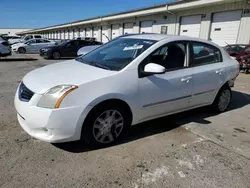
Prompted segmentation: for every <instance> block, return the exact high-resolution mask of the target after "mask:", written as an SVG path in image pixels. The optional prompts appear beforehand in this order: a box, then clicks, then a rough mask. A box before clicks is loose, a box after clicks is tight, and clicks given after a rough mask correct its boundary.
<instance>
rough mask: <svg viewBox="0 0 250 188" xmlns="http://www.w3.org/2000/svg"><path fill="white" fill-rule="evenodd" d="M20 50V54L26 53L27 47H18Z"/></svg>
mask: <svg viewBox="0 0 250 188" xmlns="http://www.w3.org/2000/svg"><path fill="white" fill-rule="evenodd" d="M18 52H19V53H20V54H24V53H26V49H25V48H22V47H21V48H18Z"/></svg>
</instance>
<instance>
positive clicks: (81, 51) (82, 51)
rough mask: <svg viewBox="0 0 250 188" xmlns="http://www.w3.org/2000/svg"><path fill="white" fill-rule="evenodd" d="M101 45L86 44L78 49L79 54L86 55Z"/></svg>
mask: <svg viewBox="0 0 250 188" xmlns="http://www.w3.org/2000/svg"><path fill="white" fill-rule="evenodd" d="M100 46H101V45H92V46H84V47H82V48H80V49H79V50H78V51H77V56H81V55H85V54H87V53H89V52H91V51H92V50H94V49H96V48H98V47H100Z"/></svg>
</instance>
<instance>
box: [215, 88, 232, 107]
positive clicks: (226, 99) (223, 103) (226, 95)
mask: <svg viewBox="0 0 250 188" xmlns="http://www.w3.org/2000/svg"><path fill="white" fill-rule="evenodd" d="M230 101H231V92H230V91H229V90H228V89H225V90H224V91H222V93H221V95H220V97H219V101H218V108H219V110H220V111H221V112H223V111H225V110H226V109H227V107H228V105H229V103H230Z"/></svg>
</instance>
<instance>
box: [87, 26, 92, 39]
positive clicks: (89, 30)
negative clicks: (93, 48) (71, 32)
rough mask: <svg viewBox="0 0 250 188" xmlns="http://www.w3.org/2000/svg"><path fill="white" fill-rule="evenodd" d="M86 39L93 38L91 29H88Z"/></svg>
mask: <svg viewBox="0 0 250 188" xmlns="http://www.w3.org/2000/svg"><path fill="white" fill-rule="evenodd" d="M86 37H92V34H91V28H87V29H86Z"/></svg>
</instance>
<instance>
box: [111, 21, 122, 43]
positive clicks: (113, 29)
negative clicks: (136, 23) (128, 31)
mask: <svg viewBox="0 0 250 188" xmlns="http://www.w3.org/2000/svg"><path fill="white" fill-rule="evenodd" d="M111 33H112V35H111V38H112V39H114V38H116V37H118V36H119V35H120V30H119V24H113V25H112V26H111Z"/></svg>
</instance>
